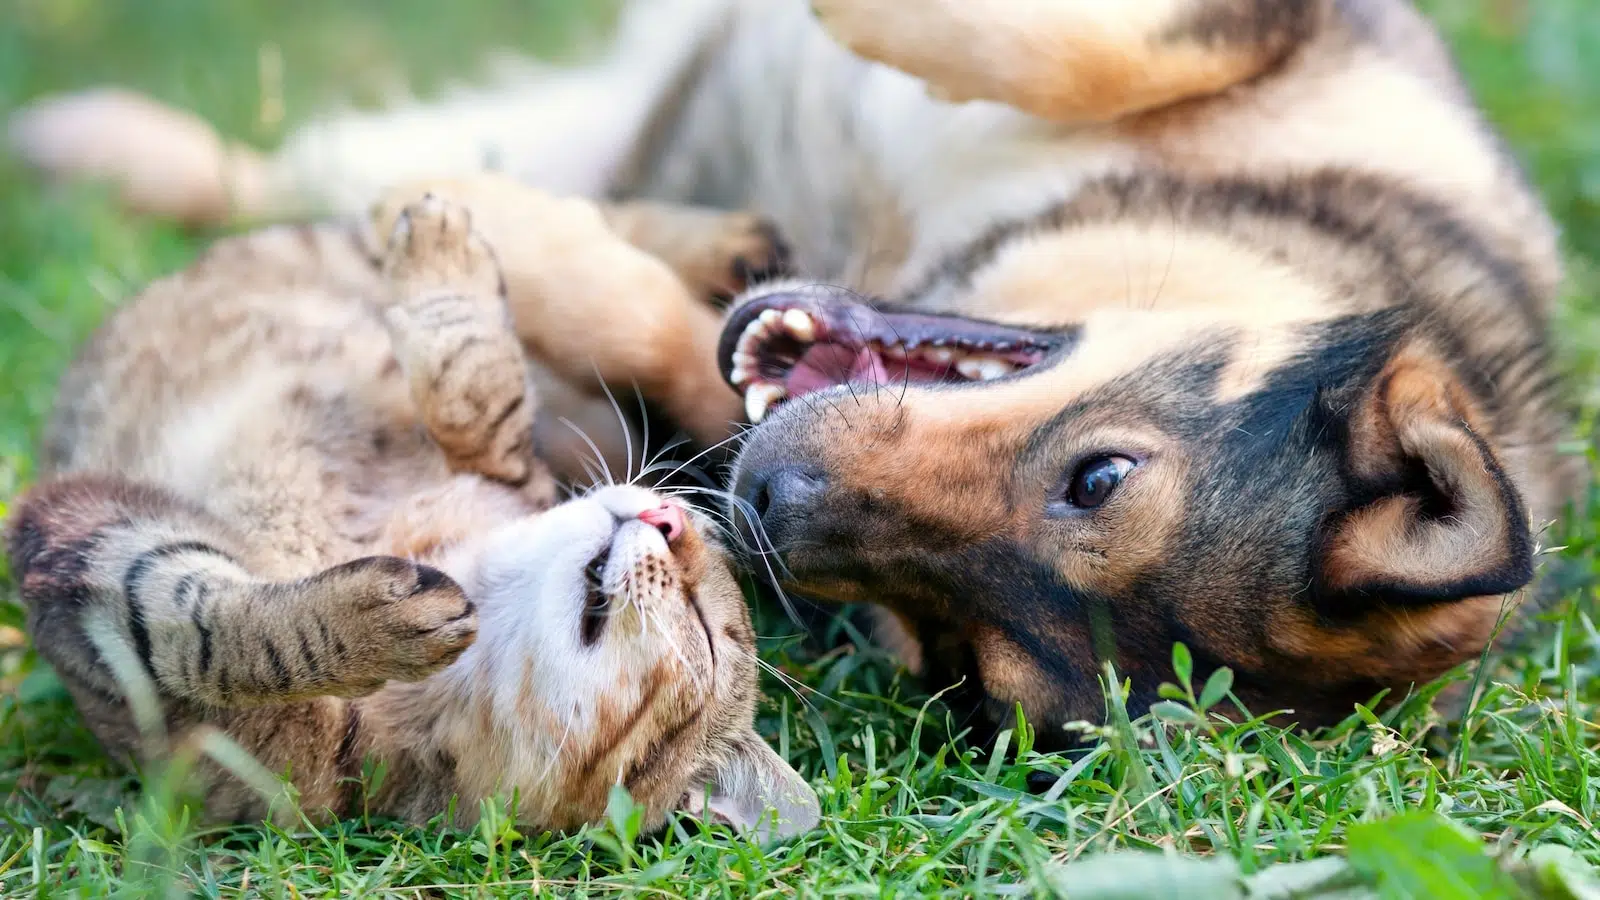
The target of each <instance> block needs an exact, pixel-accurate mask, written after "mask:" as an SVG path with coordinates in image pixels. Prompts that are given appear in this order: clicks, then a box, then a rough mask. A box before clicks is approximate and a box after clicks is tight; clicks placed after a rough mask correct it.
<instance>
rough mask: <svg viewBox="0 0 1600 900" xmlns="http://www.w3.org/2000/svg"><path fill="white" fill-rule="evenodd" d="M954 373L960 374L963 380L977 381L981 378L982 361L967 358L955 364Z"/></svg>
mask: <svg viewBox="0 0 1600 900" xmlns="http://www.w3.org/2000/svg"><path fill="white" fill-rule="evenodd" d="M956 371H957V372H960V373H961V375H962V377H964V378H971V379H972V380H973V381H979V380H981V379H982V378H983V361H982V360H978V359H973V358H972V357H967V358H966V359H963V360H961V361H959V362H957V363H956Z"/></svg>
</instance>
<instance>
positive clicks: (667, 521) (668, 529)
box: [639, 500, 686, 544]
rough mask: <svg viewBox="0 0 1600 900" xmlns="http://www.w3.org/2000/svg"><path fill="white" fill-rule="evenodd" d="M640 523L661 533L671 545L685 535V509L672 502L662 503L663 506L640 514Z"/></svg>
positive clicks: (664, 501) (665, 501)
mask: <svg viewBox="0 0 1600 900" xmlns="http://www.w3.org/2000/svg"><path fill="white" fill-rule="evenodd" d="M639 521H641V522H643V523H645V524H646V525H649V526H650V527H652V528H655V529H656V530H658V531H660V532H661V536H662V537H664V538H666V539H667V543H668V544H671V543H673V542H674V541H676V540H677V539H678V538H679V537H680V536H682V535H683V531H684V528H685V527H686V526H685V525H684V520H683V507H681V506H679V505H678V504H676V503H673V502H672V501H670V500H663V501H661V505H660V506H657V507H654V508H652V509H647V510H645V511H644V512H641V513H639Z"/></svg>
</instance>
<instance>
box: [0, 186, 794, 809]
mask: <svg viewBox="0 0 1600 900" xmlns="http://www.w3.org/2000/svg"><path fill="white" fill-rule="evenodd" d="M391 208H392V209H393V210H394V211H395V212H398V213H399V214H398V215H391V216H390V219H391V220H393V221H394V224H393V226H392V236H391V237H390V239H389V241H388V246H387V249H386V250H384V249H382V248H381V246H380V244H381V242H380V241H379V240H378V239H377V238H376V237H375V235H378V234H382V233H384V232H383V231H382V230H380V228H381V225H380V226H378V227H374V226H372V225H370V224H368V223H362V224H360V225H359V226H350V227H345V226H339V225H332V224H328V225H316V226H307V225H302V226H283V227H276V228H272V229H268V230H264V231H260V232H256V233H253V234H248V235H245V236H242V237H235V238H231V239H227V240H224V241H222V242H220V243H218V244H217V245H216V246H214V247H213V248H212V249H211V250H210V251H209V252H208V253H207V254H206V255H205V256H204V257H203V258H202V259H200V260H199V261H198V262H197V263H196V264H195V265H194V266H193V267H192V268H190V269H189V270H188V271H185V272H183V273H181V274H178V275H176V276H173V277H170V278H167V279H165V280H162V281H158V282H156V283H155V284H153V285H152V286H150V287H149V288H148V289H146V290H145V291H144V293H143V294H142V295H140V296H139V297H138V298H137V299H136V300H135V301H133V302H132V303H131V304H130V305H128V306H127V307H125V308H124V309H122V310H121V311H120V312H119V313H118V314H117V315H116V316H114V317H113V318H112V320H111V321H110V322H109V323H108V324H107V325H106V326H105V327H104V328H103V329H102V331H101V332H100V333H99V334H98V336H97V337H96V338H95V339H94V340H93V341H92V342H91V343H90V345H89V346H88V348H87V349H86V351H85V352H84V353H83V354H82V356H81V358H80V359H79V360H78V362H77V363H76V365H75V366H74V367H73V368H72V369H71V370H70V372H69V373H68V374H67V376H66V378H65V380H64V383H63V385H62V389H61V394H60V397H59V401H58V411H57V415H56V419H55V421H54V423H53V427H52V428H51V430H50V433H49V436H48V439H47V446H46V450H45V453H44V454H43V462H42V465H43V468H44V470H45V471H44V476H45V477H44V480H43V481H42V483H41V484H40V485H39V486H37V487H36V488H35V489H34V490H33V491H32V492H31V493H30V495H29V496H28V497H27V498H26V500H25V501H24V502H23V503H22V504H21V505H20V507H19V508H18V509H17V510H16V512H15V514H14V515H13V517H12V521H11V522H10V525H9V535H8V537H9V549H10V554H11V558H12V565H13V572H14V574H15V576H16V578H17V580H18V582H19V583H20V585H21V594H22V599H23V602H24V604H25V605H26V607H27V612H28V623H29V629H30V631H31V633H32V636H33V639H34V641H35V644H36V646H37V647H38V650H39V652H40V653H41V654H42V655H43V656H44V657H45V659H47V660H48V661H49V662H50V663H51V664H52V665H53V666H54V667H55V669H56V670H57V672H58V673H59V674H60V675H61V677H62V678H63V680H64V681H65V683H66V684H67V686H68V688H69V689H70V691H71V693H72V695H73V696H74V698H75V699H76V700H77V703H78V705H79V708H80V709H81V710H82V712H83V714H84V716H85V718H86V719H87V721H88V724H89V727H90V728H91V729H92V730H93V731H94V733H95V734H96V735H97V736H98V737H99V739H100V740H101V741H102V742H103V743H104V744H105V746H106V747H107V748H108V749H109V750H111V751H112V752H113V753H114V754H116V755H118V756H121V757H124V758H134V759H137V758H139V757H140V756H141V755H143V752H144V751H146V750H148V749H149V748H151V747H152V746H153V745H151V744H149V743H148V741H149V740H150V732H151V729H150V728H148V727H144V728H141V723H139V722H138V721H137V716H136V715H135V714H134V713H133V712H132V711H130V704H129V703H128V700H127V699H125V698H126V691H127V690H128V688H129V686H130V685H133V686H137V685H139V684H143V685H144V686H145V687H147V688H153V690H154V692H155V695H156V696H157V697H158V698H159V703H160V707H161V709H162V712H163V713H164V717H165V732H166V733H169V734H172V735H182V734H183V733H185V732H192V730H193V729H195V728H196V727H198V726H210V727H212V728H214V729H217V730H220V731H221V732H223V733H224V734H226V735H227V736H228V737H230V738H232V739H233V740H234V741H235V742H237V743H238V744H240V745H241V746H242V747H243V748H244V749H245V750H247V751H249V752H250V753H252V754H253V755H254V756H255V757H256V758H257V759H259V760H260V761H261V762H262V763H264V764H265V765H266V766H267V767H268V768H270V769H272V770H274V771H276V772H280V773H282V772H286V773H288V774H289V776H290V778H291V780H292V783H293V785H294V787H295V789H296V790H297V792H298V795H299V798H300V806H301V808H302V809H304V810H306V811H309V812H312V813H316V814H320V815H324V816H326V815H329V814H332V815H339V814H343V813H347V812H349V811H351V810H353V809H356V810H359V809H361V808H362V806H361V804H363V803H365V804H366V807H365V808H366V809H368V810H369V811H373V812H378V813H382V814H388V815H393V816H396V817H400V818H404V819H409V820H414V821H421V820H426V819H428V818H430V817H432V816H435V815H437V814H439V813H441V812H443V811H445V810H447V809H448V808H450V803H451V800H452V798H457V799H458V800H459V803H458V805H457V807H456V808H457V810H458V812H457V816H458V818H459V819H461V820H463V821H470V820H471V819H472V818H474V817H475V816H476V815H477V814H478V810H479V803H478V801H479V800H482V799H485V798H492V797H504V796H510V795H512V794H513V793H515V795H516V797H517V799H518V814H519V817H520V819H521V820H522V821H523V822H524V823H527V824H531V825H534V826H540V827H550V828H569V827H574V826H578V825H581V824H583V823H586V822H591V821H594V820H596V819H597V818H598V817H600V816H601V815H603V813H604V811H605V808H606V803H607V799H608V794H609V792H610V790H611V788H612V786H613V785H615V784H622V785H624V786H625V787H626V788H627V789H628V790H629V791H630V792H631V793H632V795H633V797H634V798H635V799H636V801H637V802H639V803H641V804H642V805H643V806H644V807H645V809H646V810H647V814H648V818H649V821H650V822H651V823H652V824H657V823H660V822H662V821H663V820H664V818H665V817H666V815H667V814H668V813H669V811H671V810H673V809H675V808H688V809H691V810H693V811H695V812H697V813H699V812H706V813H709V814H711V815H713V816H714V817H716V818H719V819H721V820H724V821H727V822H731V823H734V824H736V825H739V826H744V827H751V828H754V829H756V830H757V831H759V832H760V833H762V834H766V835H772V834H778V835H788V834H793V833H796V832H799V831H802V830H805V829H808V828H810V827H811V826H812V825H814V824H815V822H816V821H817V802H816V798H815V795H814V793H813V792H812V791H811V789H810V788H809V787H808V786H807V784H806V783H805V781H804V780H803V779H801V778H800V777H799V775H798V774H797V773H796V772H795V771H794V770H793V769H791V768H790V767H789V766H788V765H787V764H786V763H785V762H784V761H783V760H782V759H781V758H780V757H779V756H778V755H777V754H776V753H775V752H773V750H772V749H771V748H769V747H768V746H767V745H766V744H765V743H763V742H762V740H761V739H760V738H759V737H758V736H757V734H756V732H755V730H754V727H753V724H752V720H753V714H754V704H755V701H756V691H757V672H756V658H755V651H754V633H753V631H752V628H751V623H750V618H749V614H748V611H747V609H746V607H745V605H744V603H743V600H742V597H741V594H740V591H739V588H738V586H737V584H736V582H735V581H734V579H733V577H732V575H731V573H730V571H729V569H728V566H727V564H726V562H725V558H724V554H723V552H722V549H721V548H720V547H719V546H718V545H717V544H716V543H714V541H713V540H712V538H711V537H710V536H709V535H708V534H706V533H704V532H703V530H702V528H700V527H697V525H696V522H695V521H694V515H693V514H692V513H690V512H688V511H687V510H686V509H685V508H684V507H682V506H681V505H679V504H678V503H677V502H676V501H675V500H671V499H666V498H664V497H663V496H662V495H660V494H657V493H654V492H652V491H650V490H646V489H644V488H642V487H637V486H631V485H611V486H605V487H600V488H597V489H594V490H592V491H590V492H588V493H586V494H584V495H582V496H579V497H577V498H576V499H573V500H570V501H569V502H566V503H563V504H560V505H556V506H554V507H551V503H552V498H553V497H554V494H555V482H554V480H553V479H552V478H551V476H550V474H549V472H548V471H547V469H546V468H545V466H544V465H543V464H542V463H541V462H540V460H539V459H538V458H537V456H536V455H535V453H534V447H533V441H532V438H531V437H530V435H531V433H532V430H531V429H532V421H533V415H534V411H535V405H536V403H535V393H534V391H533V390H531V389H530V386H529V376H528V375H527V368H526V360H525V358H524V349H523V348H524V346H525V345H526V344H528V343H529V336H528V335H527V334H525V333H519V332H521V331H522V330H524V329H525V328H526V327H527V325H528V322H527V320H526V316H525V315H524V316H513V314H512V311H511V310H509V309H508V303H507V299H506V294H505V290H506V288H505V278H504V277H503V276H502V269H501V267H500V265H499V263H498V262H497V260H496V257H495V253H494V251H492V250H491V249H490V248H491V243H493V245H494V246H495V247H496V248H497V249H498V250H499V251H500V252H502V253H504V254H506V255H507V256H510V255H512V254H516V255H517V260H518V265H522V266H524V267H525V266H527V265H530V264H531V262H530V259H529V257H528V252H529V248H530V247H534V246H535V244H536V243H537V242H536V241H532V240H531V239H530V240H529V241H526V242H524V244H518V242H517V235H516V234H515V233H513V232H504V233H501V234H495V233H494V232H492V231H491V230H488V229H485V233H486V234H488V238H487V239H486V238H485V237H484V235H483V234H480V232H479V230H477V229H474V228H473V226H472V216H471V214H470V213H469V212H468V209H467V207H465V206H464V205H462V204H461V203H459V202H455V201H452V200H445V199H443V198H441V197H440V196H437V195H435V194H432V193H429V194H426V195H423V196H422V197H421V198H420V199H417V198H415V197H413V198H412V200H411V201H410V202H408V203H405V204H401V205H400V206H393V207H391ZM401 209H403V212H399V210H401ZM485 218H488V216H487V215H486V217H485ZM381 221H382V219H381V218H380V222H381ZM552 227H555V226H552ZM589 234H590V235H591V236H592V237H593V238H594V240H596V241H602V242H603V241H605V240H612V241H615V242H616V243H617V244H618V245H621V244H622V240H621V238H620V237H616V236H614V235H610V236H608V235H606V234H604V233H603V231H602V229H599V228H595V229H592V230H591V232H589ZM502 238H504V241H502ZM606 252H623V251H619V250H617V248H615V247H612V248H609V249H608V250H607V251H606ZM627 252H636V251H633V248H631V247H628V248H627ZM597 277H599V276H597ZM568 287H569V288H570V289H571V290H572V291H574V292H576V295H577V296H586V294H585V291H590V292H591V293H592V291H593V290H594V289H595V287H596V286H595V285H584V284H577V283H575V284H570V285H568ZM702 525H703V523H702ZM143 724H144V725H146V726H148V724H149V723H143ZM364 761H370V762H375V763H381V764H382V766H383V768H384V772H385V776H384V778H383V779H382V780H381V783H380V784H378V785H376V786H372V785H366V786H364V785H363V784H362V780H361V777H360V776H361V774H362V771H363V764H364ZM202 775H203V778H204V789H205V801H206V808H207V811H208V813H209V815H210V817H212V818H214V819H220V820H246V819H259V818H260V817H262V816H264V815H274V816H276V815H281V814H282V813H281V811H280V810H278V809H277V808H276V807H273V806H271V805H270V804H269V802H268V800H267V799H266V798H265V797H263V796H262V795H261V794H260V793H258V792H256V791H253V790H251V789H250V788H248V787H247V786H246V785H245V783H244V782H243V781H241V780H240V779H238V778H237V777H235V776H233V775H232V774H230V773H229V772H227V771H224V770H223V769H222V768H221V767H218V766H213V765H210V764H207V765H206V766H204V767H203V768H202ZM369 794H370V795H369ZM291 812H292V811H291Z"/></svg>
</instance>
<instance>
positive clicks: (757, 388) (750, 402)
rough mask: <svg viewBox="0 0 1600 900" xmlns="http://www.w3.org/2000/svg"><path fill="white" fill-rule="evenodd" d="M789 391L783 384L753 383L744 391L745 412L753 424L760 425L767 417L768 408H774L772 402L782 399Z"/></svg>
mask: <svg viewBox="0 0 1600 900" xmlns="http://www.w3.org/2000/svg"><path fill="white" fill-rule="evenodd" d="M787 393H788V392H787V391H785V390H784V389H783V385H781V384H772V383H771V382H766V383H763V384H752V385H750V389H749V390H747V391H745V393H744V414H745V415H746V416H747V417H748V418H749V419H750V423H751V424H752V425H759V424H760V423H761V420H762V419H765V418H766V417H767V410H769V409H771V408H772V404H774V403H776V402H778V401H779V400H782V399H783V397H784V395H785V394H787Z"/></svg>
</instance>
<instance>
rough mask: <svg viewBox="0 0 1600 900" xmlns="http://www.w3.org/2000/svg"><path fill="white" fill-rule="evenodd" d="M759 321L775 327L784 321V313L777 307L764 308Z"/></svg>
mask: <svg viewBox="0 0 1600 900" xmlns="http://www.w3.org/2000/svg"><path fill="white" fill-rule="evenodd" d="M759 321H760V322H761V324H763V325H765V326H767V328H774V327H776V326H777V324H778V323H779V322H782V321H783V313H781V312H778V311H777V310H775V309H763V310H762V311H761V317H760V319H759Z"/></svg>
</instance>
